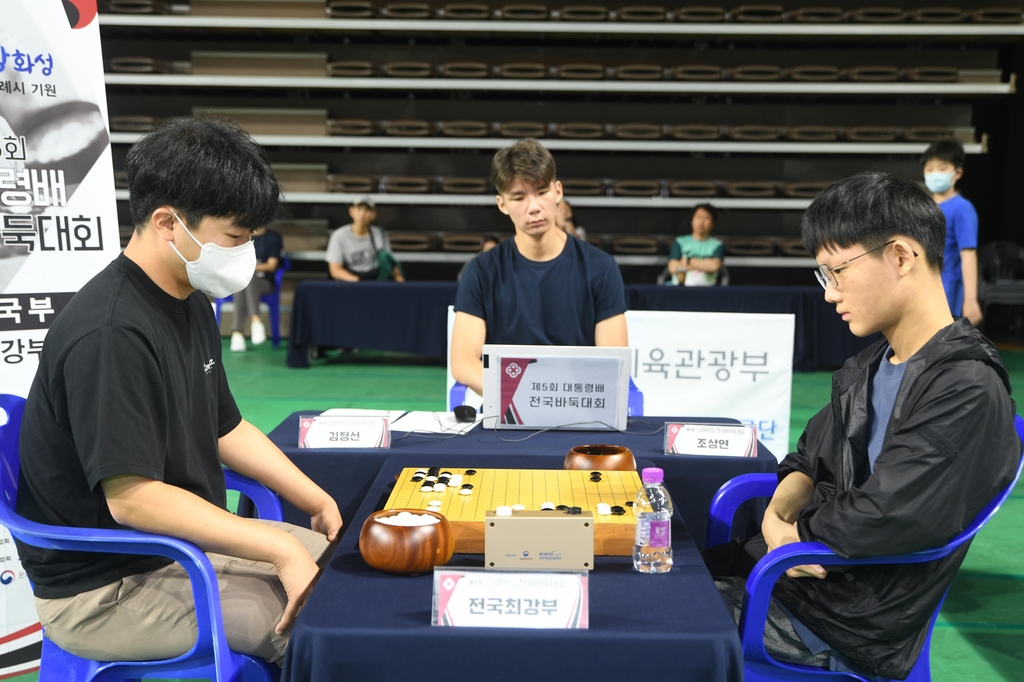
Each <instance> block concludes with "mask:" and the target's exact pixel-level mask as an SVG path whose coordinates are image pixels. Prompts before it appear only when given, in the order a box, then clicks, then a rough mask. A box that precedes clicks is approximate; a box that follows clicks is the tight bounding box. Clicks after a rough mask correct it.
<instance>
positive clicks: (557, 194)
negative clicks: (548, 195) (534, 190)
mask: <svg viewBox="0 0 1024 682" xmlns="http://www.w3.org/2000/svg"><path fill="white" fill-rule="evenodd" d="M564 196H565V192H564V191H562V182H561V181H560V180H555V203H558V202H560V201H561V200H562V197H564Z"/></svg>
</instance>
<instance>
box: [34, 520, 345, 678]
mask: <svg viewBox="0 0 1024 682" xmlns="http://www.w3.org/2000/svg"><path fill="white" fill-rule="evenodd" d="M260 523H265V524H267V525H270V526H274V527H275V528H280V529H281V530H283V531H285V532H287V533H290V534H292V535H294V536H295V537H296V538H298V539H299V541H300V542H301V543H302V544H303V546H304V547H305V548H306V550H307V551H308V552H309V554H310V556H312V557H313V559H314V560H315V561H316V562H317V564H318V565H319V566H320V567H321V568H322V567H323V566H324V565H325V564H326V563H327V561H328V560H330V558H331V554H333V552H334V548H335V546H336V545H334V544H331V543H328V542H327V539H326V538H325V537H324V536H323V535H321V534H320V533H315V532H313V531H311V530H309V529H307V528H300V527H298V526H293V525H291V524H288V523H280V522H277V521H260ZM206 556H208V557H209V558H210V563H212V564H213V568H214V570H215V571H216V572H217V582H218V587H219V590H220V604H221V611H222V613H223V616H224V631H225V634H226V635H227V640H228V646H229V647H230V648H231V650H232V651H236V652H238V653H243V654H251V655H253V656H257V657H259V658H263V659H266V660H267V661H270V662H271V663H277V664H278V665H280V664H281V660H282V659H283V658H284V650H285V646H286V645H287V644H288V634H287V633H286V634H284V635H278V634H277V633H275V632H274V627H275V626H276V625H277V624H278V622H279V621H280V620H281V615H282V614H283V613H284V608H285V605H286V604H287V602H288V599H287V596H286V594H285V591H284V586H283V585H281V581H280V580H279V579H278V577H277V573H276V572H275V571H274V567H273V565H271V564H268V563H265V562H262V561H249V560H247V559H239V558H237V557H231V556H225V555H223V554H214V553H209V552H208V553H207V555H206ZM36 611H38V612H39V621H40V622H41V623H42V625H43V628H44V631H45V633H46V636H47V637H49V638H50V639H51V640H52V641H53V642H54V643H55V644H57V645H58V646H59V647H60V648H62V649H64V650H65V651H68V652H70V653H72V654H75V655H77V656H81V657H83V658H88V659H91V660H97V661H151V660H159V659H166V658H174V657H176V656H180V655H182V654H184V653H185V652H187V651H188V650H189V649H191V648H192V646H193V645H194V644H195V641H196V633H197V628H196V615H195V604H194V603H193V599H192V585H191V583H190V582H189V578H188V574H187V573H186V572H185V569H184V568H182V567H181V566H180V565H179V564H177V563H173V564H171V565H169V566H165V567H164V568H161V569H158V570H156V571H151V572H149V573H141V574H138V575H131V576H127V577H125V578H122V579H121V580H118V581H117V582H114V583H110V584H109V585H104V586H103V587H98V588H96V589H94V590H89V591H88V592H82V593H81V594H76V595H75V596H73V597H65V598H63V599H36Z"/></svg>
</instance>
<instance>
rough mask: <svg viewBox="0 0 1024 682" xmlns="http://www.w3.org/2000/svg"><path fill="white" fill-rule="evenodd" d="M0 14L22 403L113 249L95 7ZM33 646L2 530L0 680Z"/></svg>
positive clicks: (3, 280) (17, 390)
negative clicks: (57, 327)
mask: <svg viewBox="0 0 1024 682" xmlns="http://www.w3.org/2000/svg"><path fill="white" fill-rule="evenodd" d="M0 4H2V7H3V9H2V12H0V16H2V17H3V21H2V22H0V359H2V362H0V392H2V393H7V394H13V395H19V396H27V395H28V391H29V387H30V386H31V383H32V378H33V377H34V376H35V372H36V368H37V367H38V365H39V354H40V352H41V350H42V347H43V342H44V339H45V337H46V330H47V329H48V328H49V326H50V325H51V324H52V322H53V319H54V317H56V316H57V314H58V313H60V311H61V310H62V309H63V308H64V306H66V305H67V303H68V301H70V300H71V297H72V296H73V295H74V294H75V292H76V291H78V290H79V289H80V288H81V287H82V285H83V284H85V283H86V282H88V281H89V279H91V278H92V277H93V276H94V275H95V274H96V273H97V272H99V271H100V270H101V269H102V268H103V267H104V266H106V265H107V264H108V263H109V262H110V261H111V260H113V259H114V258H115V257H116V255H117V254H118V252H119V251H120V242H119V237H118V221H117V206H116V204H115V200H114V179H113V167H112V164H111V155H110V137H109V135H108V133H107V130H108V128H107V103H106V94H105V91H104V82H103V58H102V54H101V51H100V32H99V26H98V21H97V19H96V0H3V2H2V3H0ZM0 420H6V415H2V416H0ZM40 642H41V631H40V627H39V622H38V619H37V618H36V612H35V606H34V605H33V602H32V591H31V588H30V586H29V582H28V579H27V578H26V577H25V573H24V571H23V570H22V567H21V563H20V562H19V561H18V557H17V554H16V552H15V549H14V544H13V542H12V541H11V538H10V535H9V534H8V533H7V531H6V530H2V531H0V678H3V677H7V676H9V675H12V674H15V673H18V672H25V671H30V670H33V669H35V668H37V667H38V665H39V661H38V659H39V650H40Z"/></svg>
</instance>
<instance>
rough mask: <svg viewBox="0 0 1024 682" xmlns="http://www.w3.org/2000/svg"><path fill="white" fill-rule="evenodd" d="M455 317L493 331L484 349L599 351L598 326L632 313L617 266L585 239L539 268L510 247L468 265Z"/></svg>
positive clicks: (510, 242) (509, 242) (567, 244)
mask: <svg viewBox="0 0 1024 682" xmlns="http://www.w3.org/2000/svg"><path fill="white" fill-rule="evenodd" d="M455 310H456V311H457V312H462V313H468V314H470V315H473V316H474V317H479V318H481V319H483V320H484V322H485V323H486V324H487V338H486V343H506V344H530V345H551V346H593V345H594V326H595V325H596V324H597V323H598V322H601V321H602V320H606V319H608V318H609V317H613V316H615V315H618V314H620V313H624V312H626V294H625V290H624V289H623V286H622V275H621V274H620V273H619V267H618V265H617V264H616V263H615V259H614V258H612V257H611V256H609V255H608V254H607V253H605V252H603V251H601V250H600V249H598V248H596V247H594V246H591V245H590V244H588V243H587V242H585V241H583V240H582V239H571V238H570V239H567V240H566V242H565V247H564V248H563V249H562V253H560V254H559V255H558V256H556V257H555V258H553V259H552V260H549V261H546V262H543V263H538V262H536V261H532V260H530V259H528V258H526V257H525V256H523V255H522V254H520V253H519V249H518V248H517V247H516V243H515V239H506V240H505V241H503V242H502V243H500V244H498V245H497V246H495V247H494V248H493V249H491V250H490V251H488V252H487V253H482V254H480V255H479V256H477V257H476V258H474V259H473V260H471V261H469V263H467V264H466V271H465V272H464V273H463V274H462V280H460V281H459V289H458V292H457V293H456V294H455Z"/></svg>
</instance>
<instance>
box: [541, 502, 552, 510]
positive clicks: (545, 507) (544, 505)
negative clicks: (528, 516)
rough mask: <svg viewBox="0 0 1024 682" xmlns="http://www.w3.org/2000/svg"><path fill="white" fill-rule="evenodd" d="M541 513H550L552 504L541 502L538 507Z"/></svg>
mask: <svg viewBox="0 0 1024 682" xmlns="http://www.w3.org/2000/svg"><path fill="white" fill-rule="evenodd" d="M540 508H541V510H542V511H550V510H552V509H554V508H555V503H554V502H542V503H541V505H540Z"/></svg>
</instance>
